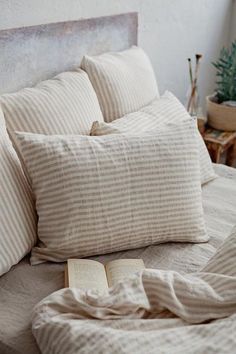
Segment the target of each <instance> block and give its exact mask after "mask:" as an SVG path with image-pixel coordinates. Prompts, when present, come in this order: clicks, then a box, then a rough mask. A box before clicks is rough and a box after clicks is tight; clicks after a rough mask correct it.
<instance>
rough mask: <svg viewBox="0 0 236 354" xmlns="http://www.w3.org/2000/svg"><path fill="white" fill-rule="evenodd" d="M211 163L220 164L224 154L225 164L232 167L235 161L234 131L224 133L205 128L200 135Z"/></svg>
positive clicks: (235, 132)
mask: <svg viewBox="0 0 236 354" xmlns="http://www.w3.org/2000/svg"><path fill="white" fill-rule="evenodd" d="M202 135H203V139H204V141H205V144H206V146H207V149H208V151H209V154H210V156H211V159H212V161H213V162H216V163H220V160H221V157H222V155H223V154H226V164H227V165H228V166H233V165H234V162H235V160H236V131H232V132H225V131H220V130H216V129H212V128H207V129H206V130H205V132H204V133H203V134H202Z"/></svg>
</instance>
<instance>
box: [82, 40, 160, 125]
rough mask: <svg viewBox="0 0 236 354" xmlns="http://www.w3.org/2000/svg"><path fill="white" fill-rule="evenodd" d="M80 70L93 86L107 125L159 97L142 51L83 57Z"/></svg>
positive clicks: (135, 49)
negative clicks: (82, 70) (81, 69)
mask: <svg viewBox="0 0 236 354" xmlns="http://www.w3.org/2000/svg"><path fill="white" fill-rule="evenodd" d="M81 67H82V68H83V69H84V70H85V71H86V72H87V74H88V76H89V78H90V80H91V82H92V84H93V87H94V89H95V91H96V93H97V96H98V100H99V103H100V106H101V109H102V112H103V115H104V119H105V121H106V122H111V121H113V120H114V119H117V118H120V117H122V116H124V115H125V114H127V113H130V112H134V111H137V110H139V109H140V108H141V107H143V106H145V105H147V104H148V103H150V102H151V101H152V100H154V99H155V98H156V97H159V93H158V88H157V83H156V79H155V74H154V71H153V68H152V65H151V63H150V60H149V58H148V57H147V55H146V54H145V53H144V51H143V50H142V49H141V48H138V47H135V46H133V47H131V48H130V49H128V50H125V51H123V52H117V53H105V54H102V55H99V56H94V57H90V56H87V55H86V56H85V57H84V58H83V60H82V63H81Z"/></svg>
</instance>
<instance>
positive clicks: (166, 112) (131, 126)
mask: <svg viewBox="0 0 236 354" xmlns="http://www.w3.org/2000/svg"><path fill="white" fill-rule="evenodd" d="M189 118H190V116H189V114H188V112H187V111H186V109H185V108H184V106H183V105H182V104H181V103H180V101H179V100H178V99H177V98H176V97H175V96H174V95H173V94H172V93H170V92H165V94H164V95H163V96H162V97H161V98H160V99H156V100H154V101H153V102H152V103H151V104H150V105H147V106H145V107H144V108H142V109H141V110H140V111H138V112H134V113H130V114H128V115H126V116H124V117H122V118H120V119H117V120H115V121H114V122H112V123H109V124H107V123H105V122H94V123H93V125H92V129H91V132H90V134H91V135H107V134H120V133H130V134H136V133H141V132H145V131H147V130H148V131H149V130H156V129H159V128H160V127H161V126H162V125H163V124H166V123H169V122H175V123H176V124H178V123H181V122H182V121H183V120H185V119H189ZM197 141H198V147H199V158H200V170H201V183H202V184H204V183H207V182H209V181H211V180H212V179H214V178H215V177H216V174H215V172H214V169H213V167H212V163H211V159H210V156H209V153H208V151H207V148H206V146H205V143H204V141H203V139H202V137H201V135H200V133H199V131H197Z"/></svg>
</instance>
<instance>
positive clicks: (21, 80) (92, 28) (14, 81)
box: [0, 13, 138, 94]
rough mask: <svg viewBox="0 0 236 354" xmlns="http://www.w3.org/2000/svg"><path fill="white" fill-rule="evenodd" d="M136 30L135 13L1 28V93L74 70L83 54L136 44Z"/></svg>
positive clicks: (136, 15) (113, 49) (119, 48)
mask: <svg viewBox="0 0 236 354" xmlns="http://www.w3.org/2000/svg"><path fill="white" fill-rule="evenodd" d="M137 32H138V14H137V13H128V14H121V15H115V16H108V17H100V18H91V19H87V20H85V19H83V20H79V21H70V22H59V23H52V24H46V25H40V26H33V27H24V28H17V29H10V30H3V31H0V94H1V93H6V92H14V91H17V90H19V89H20V88H22V87H26V86H33V85H35V84H36V83H37V82H39V81H41V80H45V79H48V78H50V77H52V76H54V75H55V74H57V73H59V72H62V71H65V70H70V69H73V68H74V67H76V66H78V65H79V64H80V61H81V59H82V57H83V55H84V54H91V55H95V54H101V53H103V52H107V51H118V50H123V49H126V48H128V47H130V46H131V45H135V44H137Z"/></svg>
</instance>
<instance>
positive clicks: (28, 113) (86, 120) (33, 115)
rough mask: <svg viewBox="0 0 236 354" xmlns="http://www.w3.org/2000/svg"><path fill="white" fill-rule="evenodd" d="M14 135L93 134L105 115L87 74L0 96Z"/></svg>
mask: <svg viewBox="0 0 236 354" xmlns="http://www.w3.org/2000/svg"><path fill="white" fill-rule="evenodd" d="M0 103H1V105H2V109H3V112H4V115H5V119H6V124H7V128H8V130H10V131H15V130H18V131H26V132H33V133H42V134H89V130H90V128H91V124H92V122H93V121H94V120H98V121H103V116H102V112H101V110H100V107H99V103H98V100H97V97H96V94H95V92H94V90H93V87H92V85H91V83H90V81H89V78H88V76H87V74H86V73H85V72H84V71H82V70H80V69H78V71H71V72H64V73H61V74H59V75H58V76H56V77H54V78H53V79H51V80H47V81H43V82H41V83H39V84H38V85H37V86H36V87H34V88H25V89H23V90H21V91H19V92H16V93H12V94H5V95H2V96H0Z"/></svg>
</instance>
